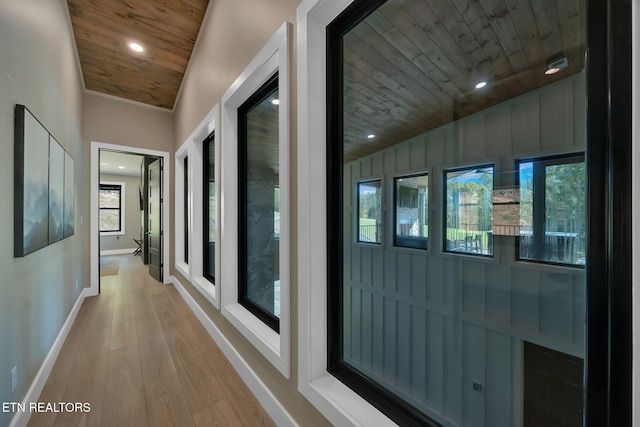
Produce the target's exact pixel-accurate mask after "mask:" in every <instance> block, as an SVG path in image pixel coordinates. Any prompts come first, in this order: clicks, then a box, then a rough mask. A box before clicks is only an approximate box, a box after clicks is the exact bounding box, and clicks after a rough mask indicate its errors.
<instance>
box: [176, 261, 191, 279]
mask: <svg viewBox="0 0 640 427" xmlns="http://www.w3.org/2000/svg"><path fill="white" fill-rule="evenodd" d="M176 270H178V272H179V273H180V274H182V275H183V276H184V278H185V279H187V280H188V281H189V282H191V271H190V269H189V264H187V263H186V262H176Z"/></svg>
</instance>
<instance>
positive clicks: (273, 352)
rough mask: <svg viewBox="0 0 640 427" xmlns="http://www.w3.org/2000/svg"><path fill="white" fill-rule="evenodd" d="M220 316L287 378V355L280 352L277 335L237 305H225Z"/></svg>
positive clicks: (278, 336)
mask: <svg viewBox="0 0 640 427" xmlns="http://www.w3.org/2000/svg"><path fill="white" fill-rule="evenodd" d="M222 314H223V316H224V317H226V318H227V320H229V322H231V324H233V326H235V327H236V329H238V330H239V331H240V332H241V333H242V335H244V336H245V338H247V339H248V340H249V342H251V344H253V346H254V347H256V348H257V349H258V351H260V353H262V355H263V356H264V357H266V358H267V360H269V362H271V363H272V364H273V365H274V366H275V367H276V368H277V369H278V371H280V373H281V374H282V375H284V376H285V377H286V378H289V362H288V355H286V354H285V355H283V354H282V352H281V348H280V334H279V333H277V332H276V331H274V330H273V329H271V328H270V327H268V326H267V325H266V324H265V323H263V322H262V321H261V320H260V319H258V318H257V317H256V316H255V315H253V314H252V313H251V312H250V311H249V310H247V309H246V308H244V307H243V306H241V305H240V304H238V303H236V304H229V305H225V306H224V307H223V308H222Z"/></svg>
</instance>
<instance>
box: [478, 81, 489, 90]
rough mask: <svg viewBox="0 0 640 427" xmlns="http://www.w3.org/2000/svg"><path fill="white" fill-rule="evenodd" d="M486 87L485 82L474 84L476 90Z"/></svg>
mask: <svg viewBox="0 0 640 427" xmlns="http://www.w3.org/2000/svg"><path fill="white" fill-rule="evenodd" d="M486 85H487V82H485V81H481V82H478V83H476V89H482V88H483V87H485V86H486Z"/></svg>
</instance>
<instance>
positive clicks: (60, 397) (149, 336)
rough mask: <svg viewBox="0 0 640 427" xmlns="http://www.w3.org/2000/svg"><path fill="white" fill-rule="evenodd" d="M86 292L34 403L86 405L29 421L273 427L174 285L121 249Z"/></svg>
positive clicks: (46, 423) (39, 423)
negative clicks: (96, 287)
mask: <svg viewBox="0 0 640 427" xmlns="http://www.w3.org/2000/svg"><path fill="white" fill-rule="evenodd" d="M119 261H120V268H119V272H118V275H115V276H103V277H101V288H102V292H101V294H100V296H97V297H91V298H87V299H86V300H85V301H84V303H83V305H82V307H81V308H80V311H79V313H78V316H77V318H76V321H75V323H74V324H73V326H72V328H71V330H70V332H69V335H68V337H67V340H66V341H65V343H64V346H63V347H62V350H61V352H60V355H59V356H58V359H57V361H56V363H55V366H54V367H53V370H52V372H51V375H50V376H49V379H48V381H47V384H46V386H45V387H44V390H43V391H42V394H41V395H40V398H39V399H38V401H39V402H88V403H89V404H90V405H91V410H90V412H85V413H82V412H75V413H65V412H59V413H51V412H49V413H33V414H32V416H31V419H30V420H29V426H34V427H42V426H133V427H140V426H149V427H156V426H180V427H182V426H196V427H199V426H259V425H266V426H275V424H274V422H273V421H272V420H271V418H270V417H269V416H268V415H267V413H266V411H265V410H264V409H263V408H262V406H260V404H259V403H258V401H257V400H256V398H255V397H254V396H253V395H252V394H251V392H250V391H249V390H248V389H247V387H246V385H245V384H244V382H243V381H242V380H241V379H240V377H239V376H238V374H237V373H236V372H235V370H234V369H233V367H232V366H231V365H230V364H229V362H228V360H227V359H226V358H225V356H224V355H223V354H222V351H221V350H220V349H219V348H218V346H217V345H216V344H215V342H214V341H213V339H212V338H211V337H210V336H209V334H208V333H207V332H206V330H205V329H204V327H203V326H202V325H201V324H200V322H199V321H198V319H197V318H196V317H195V315H194V314H193V312H192V311H191V310H190V309H189V307H188V306H187V304H186V303H185V302H184V300H183V299H182V297H181V296H180V295H179V294H178V292H177V291H176V289H175V288H174V287H173V286H172V285H163V284H160V283H159V282H157V281H155V280H154V279H153V278H151V277H150V276H149V275H148V274H147V269H146V266H144V265H143V264H142V262H141V260H140V258H139V257H137V256H133V255H122V256H120V257H119Z"/></svg>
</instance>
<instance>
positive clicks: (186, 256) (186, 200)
mask: <svg viewBox="0 0 640 427" xmlns="http://www.w3.org/2000/svg"><path fill="white" fill-rule="evenodd" d="M184 262H185V263H187V264H189V158H188V157H185V158H184Z"/></svg>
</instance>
